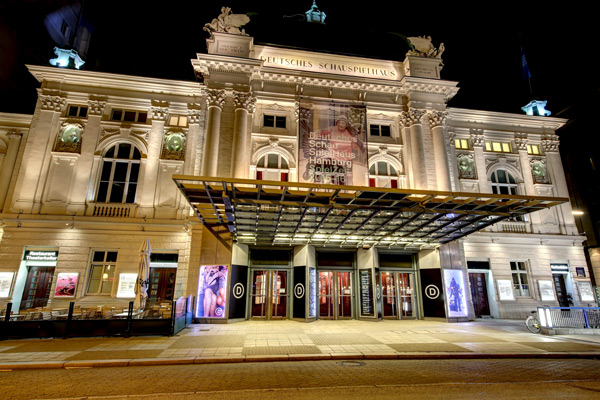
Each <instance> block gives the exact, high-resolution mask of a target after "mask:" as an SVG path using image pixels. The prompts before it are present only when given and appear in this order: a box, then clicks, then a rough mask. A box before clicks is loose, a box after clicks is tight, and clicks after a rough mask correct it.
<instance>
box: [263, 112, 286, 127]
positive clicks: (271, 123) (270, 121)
mask: <svg viewBox="0 0 600 400" xmlns="http://www.w3.org/2000/svg"><path fill="white" fill-rule="evenodd" d="M263 125H264V126H265V127H269V128H283V129H285V127H286V118H285V117H282V116H279V115H266V114H265V115H264V119H263Z"/></svg>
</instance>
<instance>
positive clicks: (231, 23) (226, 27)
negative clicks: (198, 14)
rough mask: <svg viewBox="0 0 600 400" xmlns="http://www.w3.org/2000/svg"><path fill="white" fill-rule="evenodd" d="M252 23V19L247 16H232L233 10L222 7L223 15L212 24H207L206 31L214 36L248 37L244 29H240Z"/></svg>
mask: <svg viewBox="0 0 600 400" xmlns="http://www.w3.org/2000/svg"><path fill="white" fill-rule="evenodd" d="M248 22H250V17H248V16H247V15H245V14H232V13H231V8H229V7H222V8H221V15H219V16H218V17H217V18H214V19H213V20H212V22H211V23H210V24H205V25H204V28H202V29H204V30H205V31H206V32H208V33H210V34H211V35H212V33H213V32H224V33H231V34H233V35H244V36H248V34H247V33H246V31H244V29H240V27H242V26H244V25H246V24H247V23H248Z"/></svg>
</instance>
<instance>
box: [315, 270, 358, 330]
mask: <svg viewBox="0 0 600 400" xmlns="http://www.w3.org/2000/svg"><path fill="white" fill-rule="evenodd" d="M352 294H353V293H352V272H340V271H319V318H327V319H344V318H345V319H349V318H352V303H353V302H352Z"/></svg>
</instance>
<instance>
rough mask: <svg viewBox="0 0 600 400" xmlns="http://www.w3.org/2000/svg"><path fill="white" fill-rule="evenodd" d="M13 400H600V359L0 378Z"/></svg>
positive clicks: (248, 366)
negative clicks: (539, 398)
mask: <svg viewBox="0 0 600 400" xmlns="http://www.w3.org/2000/svg"><path fill="white" fill-rule="evenodd" d="M0 390H1V392H0V398H1V399H2V400H9V399H90V400H91V399H152V400H154V399H174V400H184V399H185V400H187V399H228V400H233V399H248V398H261V399H278V400H280V399H324V398H326V399H328V398H343V399H345V400H349V399H365V398H369V399H387V398H425V399H428V398H431V399H434V398H435V399H445V398H448V399H453V400H456V399H463V398H464V399H467V398H469V399H470V398H477V399H482V398H485V397H488V398H490V399H519V398H523V399H525V398H527V399H530V398H534V397H536V398H538V397H542V398H543V397H546V398H550V399H552V398H581V399H588V398H589V399H592V398H593V399H597V398H600V360H580V359H553V360H540V359H537V360H536V359H504V360H502V359H500V360H498V359H496V360H381V361H377V360H367V361H365V360H362V361H358V360H357V361H307V362H272V363H239V364H210V365H174V366H151V367H124V368H85V369H68V370H65V369H55V370H14V371H1V372H0Z"/></svg>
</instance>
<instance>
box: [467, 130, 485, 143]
mask: <svg viewBox="0 0 600 400" xmlns="http://www.w3.org/2000/svg"><path fill="white" fill-rule="evenodd" d="M469 132H470V134H471V135H470V136H471V137H470V139H471V144H472V145H473V147H483V146H485V137H484V136H483V129H476V128H471V129H470V131H469Z"/></svg>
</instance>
